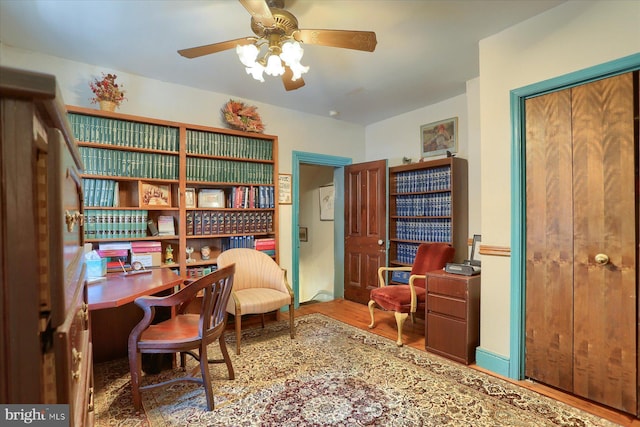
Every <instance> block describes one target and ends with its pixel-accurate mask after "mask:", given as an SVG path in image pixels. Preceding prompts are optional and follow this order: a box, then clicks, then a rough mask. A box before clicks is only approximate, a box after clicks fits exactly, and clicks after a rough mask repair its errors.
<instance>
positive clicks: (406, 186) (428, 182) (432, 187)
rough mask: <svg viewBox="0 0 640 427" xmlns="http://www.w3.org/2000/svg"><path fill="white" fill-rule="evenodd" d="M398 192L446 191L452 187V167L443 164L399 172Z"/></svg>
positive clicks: (397, 175)
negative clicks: (430, 167)
mask: <svg viewBox="0 0 640 427" xmlns="http://www.w3.org/2000/svg"><path fill="white" fill-rule="evenodd" d="M395 184H396V187H395V188H396V190H395V191H396V193H417V192H425V191H444V190H449V189H450V188H451V168H450V167H449V166H442V167H437V168H432V169H421V170H416V171H407V172H399V173H397V174H396V182H395Z"/></svg>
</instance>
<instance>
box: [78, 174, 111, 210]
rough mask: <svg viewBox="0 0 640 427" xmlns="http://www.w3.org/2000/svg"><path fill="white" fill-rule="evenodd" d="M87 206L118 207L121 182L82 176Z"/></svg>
mask: <svg viewBox="0 0 640 427" xmlns="http://www.w3.org/2000/svg"><path fill="white" fill-rule="evenodd" d="M82 189H83V192H84V204H85V206H98V207H106V208H110V207H117V206H118V204H119V197H118V193H119V184H118V182H117V181H114V180H112V179H93V178H82Z"/></svg>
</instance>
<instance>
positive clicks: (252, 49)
mask: <svg viewBox="0 0 640 427" xmlns="http://www.w3.org/2000/svg"><path fill="white" fill-rule="evenodd" d="M259 52H260V51H259V50H258V47H257V46H256V45H254V44H245V45H238V46H236V53H237V54H238V58H240V62H242V63H243V64H244V65H245V66H247V67H253V65H254V64H255V63H256V58H258V53H259Z"/></svg>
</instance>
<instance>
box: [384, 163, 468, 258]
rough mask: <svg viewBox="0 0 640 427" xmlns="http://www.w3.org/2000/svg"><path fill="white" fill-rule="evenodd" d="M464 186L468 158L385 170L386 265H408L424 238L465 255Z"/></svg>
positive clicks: (466, 185) (466, 204)
mask: <svg viewBox="0 0 640 427" xmlns="http://www.w3.org/2000/svg"><path fill="white" fill-rule="evenodd" d="M467 187H468V182H467V161H466V160H465V159H460V158H457V157H447V158H444V159H438V160H431V161H426V162H421V163H413V164H409V165H402V166H395V167H391V168H389V237H390V238H389V243H390V244H389V265H391V266H410V265H412V264H413V260H414V258H415V254H416V251H417V249H418V246H419V245H420V244H421V243H424V242H444V243H449V244H451V245H452V246H453V247H454V248H455V249H456V256H455V259H456V261H462V260H464V259H465V258H467V248H468V244H467V242H468V221H467V216H468V213H467V210H468V191H467Z"/></svg>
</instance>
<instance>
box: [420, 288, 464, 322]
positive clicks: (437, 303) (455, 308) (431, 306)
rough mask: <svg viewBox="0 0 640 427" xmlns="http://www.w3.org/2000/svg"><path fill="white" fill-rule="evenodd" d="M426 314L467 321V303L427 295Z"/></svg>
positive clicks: (440, 296)
mask: <svg viewBox="0 0 640 427" xmlns="http://www.w3.org/2000/svg"><path fill="white" fill-rule="evenodd" d="M427 313H440V314H443V315H445V316H451V317H456V318H458V319H460V320H466V319H467V303H466V302H465V301H464V300H459V299H454V298H450V297H446V296H442V295H432V294H429V295H427Z"/></svg>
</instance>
